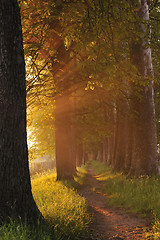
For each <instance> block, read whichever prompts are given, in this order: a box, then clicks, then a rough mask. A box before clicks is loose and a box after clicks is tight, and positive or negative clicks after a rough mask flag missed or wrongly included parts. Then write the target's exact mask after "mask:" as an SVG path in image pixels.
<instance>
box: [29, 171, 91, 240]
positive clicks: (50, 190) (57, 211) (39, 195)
mask: <svg viewBox="0 0 160 240" xmlns="http://www.w3.org/2000/svg"><path fill="white" fill-rule="evenodd" d="M81 171H83V170H81ZM55 179H56V174H55V173H49V174H47V173H46V174H43V175H40V176H37V178H34V179H33V180H32V190H33V196H34V199H35V201H36V203H37V205H38V207H39V209H40V211H41V212H42V215H43V216H44V218H45V219H46V221H47V222H48V223H49V224H50V226H51V227H53V228H54V232H55V236H56V240H62V239H65V240H67V239H68V240H69V239H75V240H76V239H79V238H80V237H81V236H82V235H83V234H86V233H87V229H88V225H89V223H90V215H89V213H88V210H87V205H86V202H85V199H84V198H83V197H81V196H80V195H79V194H78V193H77V192H76V191H75V188H74V187H75V186H74V187H72V183H71V182H68V183H67V182H66V181H65V182H63V181H58V182H56V181H55ZM82 179H83V178H82V177H81V178H78V179H77V180H80V181H82Z"/></svg>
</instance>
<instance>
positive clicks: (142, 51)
mask: <svg viewBox="0 0 160 240" xmlns="http://www.w3.org/2000/svg"><path fill="white" fill-rule="evenodd" d="M137 15H138V16H139V18H140V20H141V21H143V22H145V21H148V20H149V10H148V4H147V1H146V0H143V1H139V9H138V12H137ZM136 27H137V26H136ZM139 29H140V31H141V33H142V34H143V37H139V38H140V39H139V41H134V42H133V44H132V48H131V61H132V63H133V64H134V65H135V66H136V67H137V69H138V71H139V72H140V74H141V76H142V79H141V81H143V79H144V81H145V80H147V78H148V77H153V67H152V57H151V49H150V47H149V46H148V45H149V40H148V39H149V38H148V39H147V37H146V35H147V34H148V29H147V23H146V26H145V25H144V24H139ZM151 84H152V83H150V85H148V86H141V84H139V85H136V86H134V87H133V94H132V98H131V101H132V106H131V107H132V110H133V112H134V121H133V131H132V134H133V135H132V136H133V144H132V162H131V168H130V174H131V175H152V174H156V173H158V159H157V137H156V122H155V106H154V91H153V87H152V86H151Z"/></svg>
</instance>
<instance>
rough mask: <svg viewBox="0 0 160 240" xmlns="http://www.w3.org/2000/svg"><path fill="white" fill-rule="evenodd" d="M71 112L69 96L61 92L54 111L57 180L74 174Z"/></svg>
mask: <svg viewBox="0 0 160 240" xmlns="http://www.w3.org/2000/svg"><path fill="white" fill-rule="evenodd" d="M72 114H73V108H72V100H71V97H70V95H69V94H67V93H63V94H62V95H61V96H58V97H57V98H56V111H55V145H56V168H57V180H62V179H73V176H74V174H76V151H75V149H76V146H75V144H76V141H75V132H74V127H73V119H72Z"/></svg>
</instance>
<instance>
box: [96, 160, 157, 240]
mask: <svg viewBox="0 0 160 240" xmlns="http://www.w3.org/2000/svg"><path fill="white" fill-rule="evenodd" d="M92 166H93V168H94V171H95V174H97V175H96V179H97V180H99V181H102V182H103V183H104V184H103V189H102V191H103V192H104V193H106V194H107V196H108V198H107V202H108V203H110V204H112V205H114V206H117V207H123V208H125V209H126V210H129V211H132V212H135V213H137V212H138V213H141V214H142V216H151V217H153V218H154V221H153V229H152V232H150V233H148V237H151V238H149V239H160V177H159V176H153V177H139V178H131V179H128V178H127V177H126V176H125V175H124V174H123V173H121V172H117V173H115V172H113V171H112V170H111V168H109V167H107V166H106V165H105V164H104V163H101V162H97V161H94V162H92Z"/></svg>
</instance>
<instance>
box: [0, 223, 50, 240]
mask: <svg viewBox="0 0 160 240" xmlns="http://www.w3.org/2000/svg"><path fill="white" fill-rule="evenodd" d="M37 239H40V240H53V239H55V238H54V237H53V230H52V231H51V228H49V227H48V226H47V225H45V226H44V225H43V226H42V225H40V224H39V226H38V227H34V226H33V225H32V226H31V225H30V226H29V225H28V224H24V223H23V224H22V222H21V221H20V220H19V221H12V220H10V223H8V224H4V225H1V226H0V240H37Z"/></svg>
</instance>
